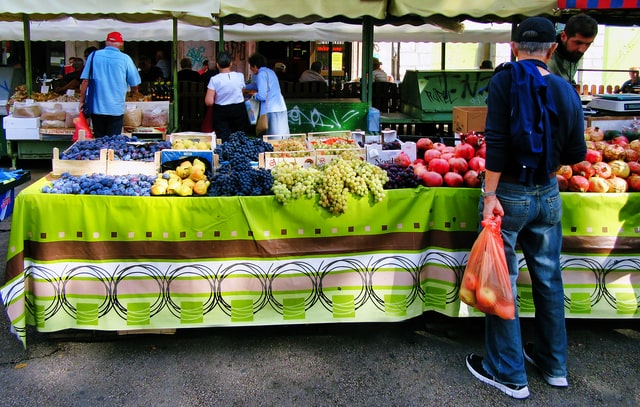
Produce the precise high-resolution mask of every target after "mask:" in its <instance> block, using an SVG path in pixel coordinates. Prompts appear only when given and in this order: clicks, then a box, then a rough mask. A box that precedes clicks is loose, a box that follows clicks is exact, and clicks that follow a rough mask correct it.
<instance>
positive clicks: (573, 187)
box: [569, 175, 589, 192]
mask: <svg viewBox="0 0 640 407" xmlns="http://www.w3.org/2000/svg"><path fill="white" fill-rule="evenodd" d="M588 190H589V179H587V178H585V177H583V176H582V175H574V176H573V177H571V178H569V191H571V192H587V191H588Z"/></svg>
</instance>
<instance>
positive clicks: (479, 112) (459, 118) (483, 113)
mask: <svg viewBox="0 0 640 407" xmlns="http://www.w3.org/2000/svg"><path fill="white" fill-rule="evenodd" d="M486 120H487V107H486V106H454V107H453V131H455V132H459V133H467V132H470V131H478V132H481V131H484V125H485V121H486Z"/></svg>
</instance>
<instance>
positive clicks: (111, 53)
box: [80, 31, 140, 137]
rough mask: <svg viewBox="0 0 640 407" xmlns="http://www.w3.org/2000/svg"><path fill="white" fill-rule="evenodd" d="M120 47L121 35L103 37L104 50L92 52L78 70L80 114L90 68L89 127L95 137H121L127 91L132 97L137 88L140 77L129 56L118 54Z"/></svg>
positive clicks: (110, 34) (111, 34) (116, 33)
mask: <svg viewBox="0 0 640 407" xmlns="http://www.w3.org/2000/svg"><path fill="white" fill-rule="evenodd" d="M123 46H124V40H123V38H122V34H120V33H119V32H116V31H114V32H111V33H109V34H108V35H107V39H106V41H105V47H104V49H101V50H97V51H94V52H93V53H92V54H91V55H89V60H87V63H86V64H85V67H84V70H83V71H82V75H80V77H81V78H82V84H81V85H80V111H82V109H83V106H84V103H85V96H86V90H87V86H88V85H89V69H91V68H90V67H91V66H92V65H93V72H92V77H93V81H94V85H95V88H96V91H95V97H94V95H90V97H93V100H92V101H93V112H92V115H91V124H92V128H93V135H94V136H95V137H102V136H113V135H117V134H122V126H123V124H124V111H125V108H126V97H127V91H128V88H129V87H131V92H132V93H133V94H134V95H135V94H137V93H138V85H140V74H138V69H137V68H136V64H135V63H134V62H133V60H132V59H131V57H130V56H129V55H127V54H125V53H124V52H122V51H121V49H122V47H123Z"/></svg>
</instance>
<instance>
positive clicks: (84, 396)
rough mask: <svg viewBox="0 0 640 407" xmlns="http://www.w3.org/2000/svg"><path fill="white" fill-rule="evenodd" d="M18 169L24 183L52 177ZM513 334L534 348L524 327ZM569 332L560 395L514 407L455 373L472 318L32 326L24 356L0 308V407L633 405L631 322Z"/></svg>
mask: <svg viewBox="0 0 640 407" xmlns="http://www.w3.org/2000/svg"><path fill="white" fill-rule="evenodd" d="M20 164H22V165H23V166H22V167H21V168H23V169H29V170H31V174H32V180H36V179H38V178H39V177H41V176H42V175H44V174H46V172H47V171H49V170H50V168H48V167H47V162H44V163H42V162H39V161H37V162H33V163H30V162H29V161H27V162H25V163H20ZM30 167H32V168H30ZM27 185H28V184H27ZM22 188H23V187H19V188H17V192H19V191H20V190H21V189H22ZM10 229H11V218H10V217H9V218H8V219H6V220H4V221H3V222H0V259H1V260H2V261H1V262H0V270H1V271H0V281H4V263H5V261H4V260H5V256H6V249H7V242H8V239H9V234H10ZM522 325H523V332H524V335H525V337H526V338H527V339H533V340H535V332H534V329H533V321H532V320H531V319H523V320H522ZM567 326H568V333H569V361H568V367H569V376H568V378H569V388H567V389H556V388H552V387H550V386H548V385H547V384H546V383H545V382H544V380H543V379H542V377H541V376H540V375H539V374H538V373H537V371H535V369H534V368H532V367H531V366H528V367H527V369H528V374H529V375H528V376H529V390H530V392H531V396H530V397H529V398H528V399H526V400H514V399H511V398H509V397H508V396H506V395H504V394H502V393H501V392H499V391H498V390H496V389H494V388H492V387H489V386H487V385H485V384H482V383H480V382H479V381H478V380H476V379H475V378H473V377H472V376H471V374H470V373H469V372H468V371H467V368H466V367H465V363H464V357H465V355H466V354H467V353H469V352H475V353H479V354H483V353H484V338H483V335H484V327H483V320H482V318H449V317H445V316H442V315H439V314H437V313H426V314H424V315H423V316H421V317H419V318H414V319H411V320H408V321H405V322H402V323H382V324H376V323H369V324H349V323H343V324H317V325H297V326H265V327H247V328H206V329H181V330H177V331H176V332H175V333H173V334H134V335H118V334H117V333H113V332H99V331H81V330H71V331H62V332H56V333H48V334H44V333H39V332H37V331H36V330H35V329H33V328H30V329H29V332H28V336H27V348H26V349H24V348H23V347H22V344H21V343H20V342H19V341H18V340H17V339H16V338H15V337H14V336H13V335H12V334H11V333H10V330H9V324H8V319H7V317H6V313H5V312H4V308H3V307H2V306H0V406H92V407H93V406H154V407H155V406H171V407H173V406H185V407H186V406H189V407H191V406H225V407H226V406H350V407H355V406H512V405H515V406H547V407H551V406H576V407H577V406H616V407H622V406H634V407H635V406H639V405H640V319H637V320H629V319H626V320H623V319H614V320H592V319H590V320H585V319H571V320H568V321H567Z"/></svg>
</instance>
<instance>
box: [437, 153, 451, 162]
mask: <svg viewBox="0 0 640 407" xmlns="http://www.w3.org/2000/svg"><path fill="white" fill-rule="evenodd" d="M440 158H442V159H444V160H447V161H449V158H453V153H445V152H444V151H443V152H442V154H441V155H440Z"/></svg>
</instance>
